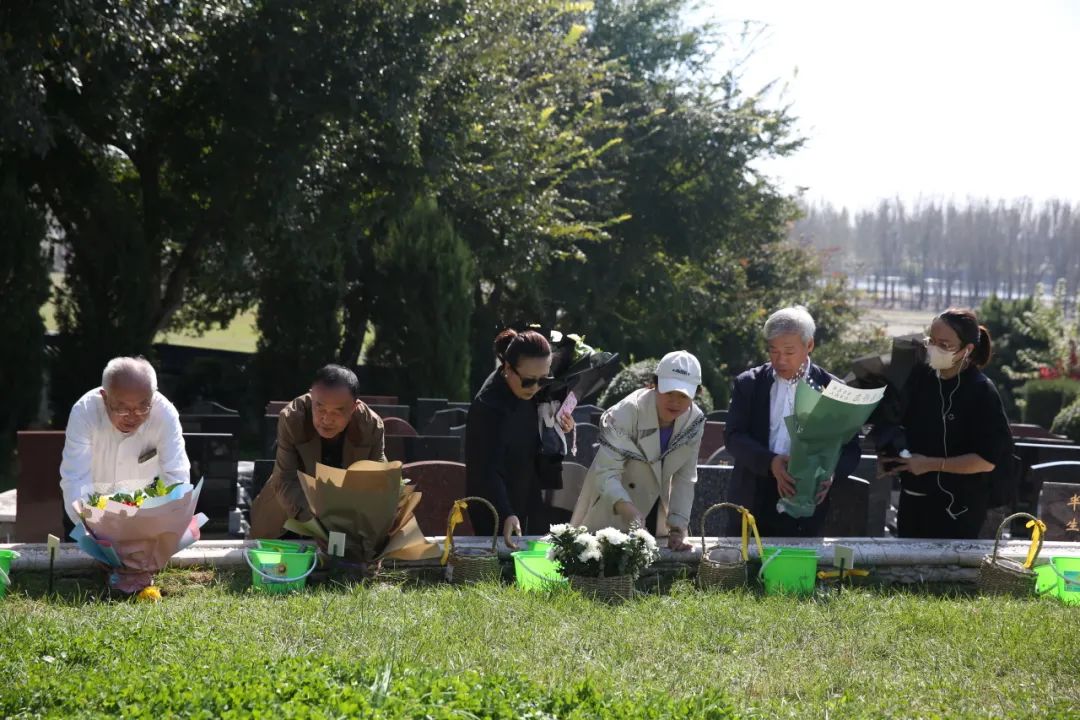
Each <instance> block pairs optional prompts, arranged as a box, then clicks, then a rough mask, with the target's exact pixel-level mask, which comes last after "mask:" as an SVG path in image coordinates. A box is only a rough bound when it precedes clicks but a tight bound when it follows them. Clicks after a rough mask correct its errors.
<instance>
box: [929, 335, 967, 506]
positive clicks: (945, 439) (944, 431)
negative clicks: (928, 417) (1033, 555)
mask: <svg viewBox="0 0 1080 720" xmlns="http://www.w3.org/2000/svg"><path fill="white" fill-rule="evenodd" d="M969 355H971V351H970V350H968V351H966V352H965V353H964V359H963V360H962V361H961V363H964V362H967V359H968V356H969ZM937 382H938V398H940V400H941V444H942V446H943V447H944V451H945V457H946V458H948V457H949V424H948V417H949V413H950V412H952V407H953V397H954V396H955V395H956V391H957V390H959V389H960V375H959V374H958V375H957V376H956V387H954V388H953V389H952V392H951V393H949V404H948V406H947V407H946V405H945V392H944V390H943V389H942V387H941V372H938V373H937ZM937 486H938V489H939V490H941V492H943V493H945V494H946V495H948V496H949V504H948V506H947V507H946V508H945V514H946V515H948V516H949V517H951V518H952V519H953V520H956V519H957V518H958V517H960V516H961V515H963V514H964V513H966V512H967V511H968V509H967V507H966V506H965V507H964V509H963V510H960V511H959V512H953V509H952V506H953V503H954V502H956V496H955V495H953V494H952V493H951V492H949V491H948V490H946V489H945V488H944V486H942V484H941V471H940V470H938V471H937Z"/></svg>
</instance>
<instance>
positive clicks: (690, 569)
mask: <svg viewBox="0 0 1080 720" xmlns="http://www.w3.org/2000/svg"><path fill="white" fill-rule="evenodd" d="M531 539H536V538H531ZM430 540H431V541H432V542H435V543H438V544H439V545H440V546H441V544H442V542H443V538H442V537H432V538H430ZM718 541H719V542H722V543H724V544H729V545H737V544H739V542H740V541H739V539H738V538H708V539H707V542H708V544H709V545H713V544H715V543H717V542H718ZM490 542H491V541H490V539H485V538H473V537H457V538H455V539H454V544H455V545H456V546H458V547H463V548H464V547H478V548H479V547H490ZM690 542H691V544H692V545H693V546H694V547H693V548H692V549H691V550H689V551H686V552H671V551H669V550H667V549H666V548H661V551H660V560H659V561H658V562H657V563H656V564H655V565H654V566H653V568H650V572H649V573H648V574H650V575H652V574H659V575H669V574H670V575H677V574H682V573H686V574H688V575H692V574H694V573H696V571H697V564H698V562H699V561H700V559H701V553H700V541H699V540H691V541H690ZM254 544H255V543H254V541H250V540H202V541H199V542H197V543H195V544H194V545H192V546H191V547H189V548H187V549H185V550H182V551H181V552H179V553H177V554H176V556H175V557H174V558H173V559H172V563H171V565H172V566H174V567H193V566H203V567H206V566H209V567H219V568H224V567H230V568H240V567H244V566H245V565H246V563H245V561H244V550H245V549H246V548H249V547H253V546H254ZM765 544H766V545H783V546H785V547H798V548H806V549H812V550H816V551H817V553H818V557H819V558H820V562H821V565H822V566H826V565H828V566H831V565H832V556H833V548H834V547H835V546H836V545H845V546H847V547H851V548H853V549H854V550H855V565H856V567H862V568H871V569H873V571H874V577H875V579H876V580H877V581H879V582H883V583H920V582H945V583H949V582H955V583H961V584H968V583H971V582H973V581H974V580H975V578H976V576H977V574H978V567H979V565H980V564H981V563H982V559H983V556H984V555H987V554H989V553H990V552H991V551H992V550H993V547H994V543H993V541H992V540H909V539H902V538H813V539H806V538H767V539H766V541H765ZM1028 545H1029V543H1028V542H1027V541H1023V540H1012V541H1009V542H1003V543H1002V544H1001V552H1000V554H1001V556H1003V557H1005V558H1009V559H1012V560H1020V561H1022V560H1023V559H1024V558H1026V557H1027V552H1028ZM498 547H499V557H500V559H502V560H504V561H507V562H509V561H510V552H511V551H510V550H509V549H508V548H507V547H506V545H505V544H504V543H503V542H502V541H501V540H500V541H499V546H498ZM0 549H7V550H15V551H17V552H19V553H20V555H21V557H19V558H18V559H16V560H14V561H13V563H12V570H13V571H15V572H20V571H44V570H47V569H48V567H49V551H48V547H47V546H46V545H45V544H44V543H13V544H0ZM750 554H751V558H752V559H753V560H757V559H758V556H757V548H756V547H755V546H754V545H753V543H751V546H750ZM1054 556H1057V557H1062V556H1064V557H1076V558H1080V543H1067V542H1047V543H1044V545H1043V549H1042V553H1041V555H1040V560H1043V561H1045V559H1046V558H1049V557H1054ZM438 565H439V560H438V559H437V558H436V559H431V560H417V561H393V562H392V563H391V566H392V567H395V568H400V569H409V568H416V569H420V568H434V567H438ZM94 566H95V562H94V561H93V560H92V559H91V558H90V557H89V556H87V555H86V554H84V553H83V552H82V551H81V550H80V549H79V548H78V546H76V545H75V544H73V543H63V544H61V545H60V549H59V551H58V552H57V555H56V563H55V568H56V571H58V572H61V573H79V572H83V571H86V570H90V569H92V568H93V567H94Z"/></svg>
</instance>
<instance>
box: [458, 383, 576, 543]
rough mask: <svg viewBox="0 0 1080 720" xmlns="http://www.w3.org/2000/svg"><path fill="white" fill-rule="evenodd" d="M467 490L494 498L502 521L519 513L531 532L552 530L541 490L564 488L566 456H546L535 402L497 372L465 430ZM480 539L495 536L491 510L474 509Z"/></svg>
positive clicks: (483, 390) (474, 404) (473, 407)
mask: <svg viewBox="0 0 1080 720" xmlns="http://www.w3.org/2000/svg"><path fill="white" fill-rule="evenodd" d="M465 463H466V488H467V490H468V493H469V494H470V495H478V496H480V497H482V498H485V499H486V500H489V501H490V502H491V503H492V504H493V505H494V506H495V509H496V510H497V511H498V513H499V520H500V523H501V522H502V521H503V520H505V519H506V518H507V517H508V516H510V515H517V516H518V519H519V520H520V521H521V525H522V528H523V529H524V531H525V532H526V533H527V534H533V535H538V534H543V533H544V532H547V526H546V525H545V524H544V522H545V520H546V518H544V517H542V514H543V501H542V497H541V490H542V489H545V488H559V487H561V486H562V458H561V457H559V456H549V455H543V454H541V452H540V426H539V417H538V414H537V403H536V400H535V399H532V400H522V399H520V398H518V397H517V396H516V395H514V393H513V391H511V390H510V387H509V386H508V385H507V384H506V378H504V377H503V375H502V373H501V372H500V371H498V370H496V371H495V372H494V373H492V374H491V375H490V376H488V378H487V380H485V381H484V385H483V387H481V388H480V392H478V393H477V394H476V397H475V398H474V399H473V401H472V405H471V406H470V407H469V417H468V420H467V421H466V427H465ZM469 516H470V518H471V519H472V521H473V529H474V530H475V531H476V533H477V534H478V535H487V534H489V533H491V532H492V530H491V529H490V528H491V511H490V510H488V509H487V508H486V507H484V506H481V505H479V504H477V505H476V506H473V505H470V507H469Z"/></svg>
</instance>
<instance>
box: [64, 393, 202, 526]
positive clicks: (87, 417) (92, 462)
mask: <svg viewBox="0 0 1080 720" xmlns="http://www.w3.org/2000/svg"><path fill="white" fill-rule="evenodd" d="M65 435H66V437H65V439H64V455H63V460H62V461H61V463H60V489H61V490H62V491H63V493H64V510H65V511H67V514H68V517H70V518H71V521H72V522H73V523H75V524H78V523H79V522H80V520H79V517H78V515H76V514H75V508H73V507H72V503H73V502H74V501H75V500H78V499H85V498H86V496H87V495H89V494H90V493H92V492H95V493H102V494H112V493H117V492H131V491H132V490H137V489H138V488H141V487H146V486H147V485H148V484H149V483H150V482H151V481H152V480H153V479H154V478H155V477H159V476H160V477H161V479H162V480H163V481H165V484H167V485H172V484H175V483H181V482H190V479H191V463H190V462H189V461H188V457H187V452H186V451H185V449H184V434H183V430H182V429H181V427H180V414H179V413H178V412H177V411H176V408H175V407H174V406H173V404H172V403H171V402H169V401H168V400H167V399H166V398H165V396H164V395H162V394H161V393H159V392H155V393H154V399H153V407H152V408H151V410H150V415H149V416H148V417H147V418H146V421H145V422H143V424H142V425H140V426H139V427H138V429H137V430H135V432H131V433H122V432H120V431H119V430H117V429H116V427H115V426H114V425H113V424H112V421H111V420H109V414H108V410H107V409H106V407H105V399H104V398H102V397H101V388H95V389H94V390H91V391H90V392H88V393H86V394H85V395H83V396H82V397H81V398H79V401H78V402H76V403H75V406H74V407H72V408H71V415H70V417H69V418H68V424H67V430H66V432H65Z"/></svg>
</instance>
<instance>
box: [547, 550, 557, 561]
mask: <svg viewBox="0 0 1080 720" xmlns="http://www.w3.org/2000/svg"><path fill="white" fill-rule="evenodd" d="M547 559H548V560H554V559H555V548H548V551H547Z"/></svg>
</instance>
